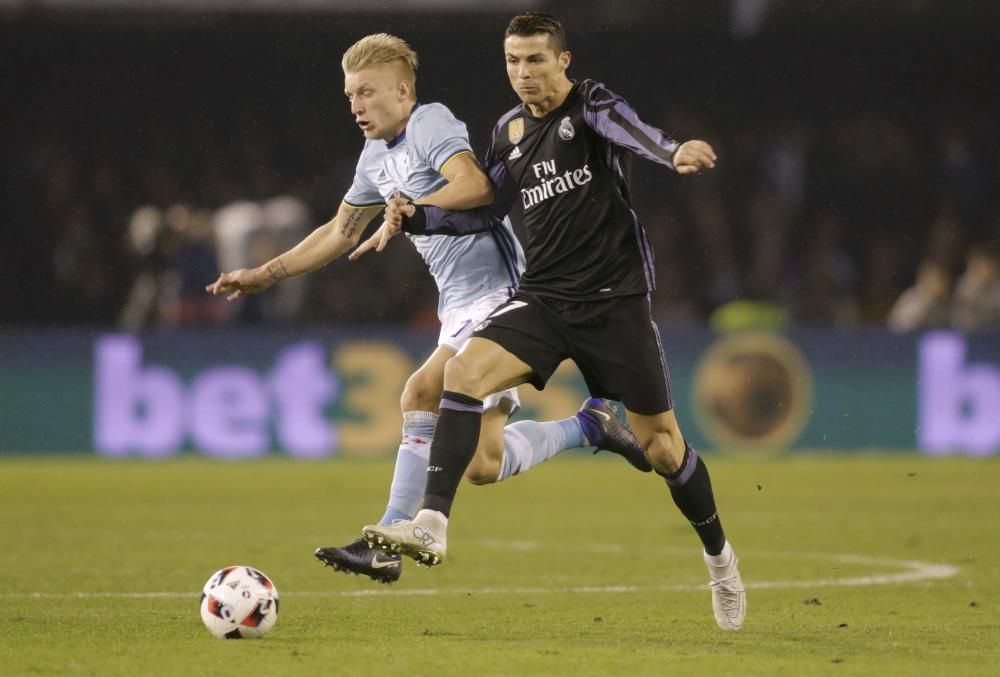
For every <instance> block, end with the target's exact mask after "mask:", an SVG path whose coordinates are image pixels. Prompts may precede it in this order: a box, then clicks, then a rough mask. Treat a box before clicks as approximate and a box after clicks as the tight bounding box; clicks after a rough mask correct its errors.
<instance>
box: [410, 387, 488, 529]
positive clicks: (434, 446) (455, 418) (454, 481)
mask: <svg viewBox="0 0 1000 677" xmlns="http://www.w3.org/2000/svg"><path fill="white" fill-rule="evenodd" d="M482 418H483V401H482V400H477V399H476V398H474V397H469V396H468V395H462V394H461V393H453V392H450V391H447V390H446V391H444V393H443V394H442V396H441V409H440V411H439V413H438V420H437V428H436V429H435V430H434V441H433V442H431V457H430V461H429V462H428V465H427V488H426V489H424V505H423V507H424V508H425V509H426V510H437V511H438V512H442V513H444V516H445V517H448V516H449V515H450V514H451V504H452V503H453V502H454V500H455V492H456V491H458V485H459V483H461V481H462V475H464V474H465V469H466V468H468V467H469V463H471V462H472V457H473V456H475V454H476V445H478V444H479V426H480V425H481V424H482Z"/></svg>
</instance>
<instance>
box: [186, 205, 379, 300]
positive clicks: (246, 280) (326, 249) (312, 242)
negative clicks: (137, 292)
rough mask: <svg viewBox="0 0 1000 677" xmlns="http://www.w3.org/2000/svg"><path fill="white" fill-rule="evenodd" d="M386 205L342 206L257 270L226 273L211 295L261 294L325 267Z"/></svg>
mask: <svg viewBox="0 0 1000 677" xmlns="http://www.w3.org/2000/svg"><path fill="white" fill-rule="evenodd" d="M382 208H383V207H382V205H373V206H367V207H355V206H353V205H349V204H347V203H346V202H341V203H340V208H339V209H338V210H337V215H336V216H335V217H334V218H333V220H331V221H330V222H328V223H325V224H324V225H322V226H320V227H319V228H317V229H316V230H314V231H313V232H311V233H310V234H309V235H307V236H306V237H305V238H304V239H303V240H302V241H301V242H299V243H298V244H297V245H295V246H294V247H293V248H292V249H289V250H288V251H287V252H285V253H284V254H281V255H280V256H276V257H275V258H273V259H271V260H270V261H268V262H267V263H265V264H264V265H262V266H258V267H257V268H241V269H240V270H234V271H232V272H229V273H222V274H221V275H219V279H217V280H216V281H215V282H213V283H212V284H210V285H208V286H207V287H205V290H206V291H208V292H209V293H210V294H215V295H219V294H226V295H227V296H226V298H227V299H228V300H230V301H234V300H236V299H239V298H242V297H244V296H246V295H248V294H257V293H259V292H262V291H264V290H266V289H268V288H270V287H271V286H272V285H273V284H274V283H276V282H280V281H281V280H284V279H285V278H289V277H295V276H296V275H302V274H304V273H309V272H312V271H314V270H316V269H317V268H322V267H323V266H325V265H326V264H328V263H330V262H331V261H333V260H334V259H336V258H338V257H340V256H342V255H343V254H344V253H346V252H347V250H349V249H350V248H351V247H353V246H354V245H355V244H356V243H357V241H358V240H359V239H360V237H361V233H362V232H364V229H365V226H367V225H368V223H369V222H370V221H371V220H372V219H373V218H375V216H376V215H377V214H378V213H379V212H380V211H382Z"/></svg>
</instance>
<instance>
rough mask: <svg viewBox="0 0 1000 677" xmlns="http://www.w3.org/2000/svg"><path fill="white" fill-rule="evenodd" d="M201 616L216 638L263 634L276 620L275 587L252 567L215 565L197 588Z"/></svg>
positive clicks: (260, 635)
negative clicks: (222, 566) (198, 590)
mask: <svg viewBox="0 0 1000 677" xmlns="http://www.w3.org/2000/svg"><path fill="white" fill-rule="evenodd" d="M201 620H202V621H204V622H205V627H206V628H208V631H209V632H211V633H212V634H213V635H215V636H216V637H218V638H219V639H251V638H256V637H263V636H264V635H266V634H267V633H268V632H270V631H271V628H273V627H274V623H275V621H277V620H278V589H277V588H275V587H274V583H272V582H271V579H270V578H268V577H267V576H265V575H264V572H262V571H259V570H257V569H254V568H253V567H247V566H232V567H226V568H225V569H219V570H218V571H216V572H215V573H214V574H212V577H211V578H209V579H208V583H206V584H205V588H204V589H203V590H202V591H201Z"/></svg>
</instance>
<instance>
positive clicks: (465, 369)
mask: <svg viewBox="0 0 1000 677" xmlns="http://www.w3.org/2000/svg"><path fill="white" fill-rule="evenodd" d="M444 389H445V390H450V391H452V392H457V393H462V394H463V395H468V396H470V397H477V398H479V399H482V398H483V397H485V395H486V394H488V392H489V391H487V392H486V393H484V392H482V375H481V374H480V372H479V370H478V369H477V366H476V365H475V364H474V363H473V362H472V360H469V359H468V358H466V357H465V356H464V355H463V354H462V353H459V354H458V355H456V356H455V357H453V358H451V359H450V360H448V364H446V365H445V367H444Z"/></svg>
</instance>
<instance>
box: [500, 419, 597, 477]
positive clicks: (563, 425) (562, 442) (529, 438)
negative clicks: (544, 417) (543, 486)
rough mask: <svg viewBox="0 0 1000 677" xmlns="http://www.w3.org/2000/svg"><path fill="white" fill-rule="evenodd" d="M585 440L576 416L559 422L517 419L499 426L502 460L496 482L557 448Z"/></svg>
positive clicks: (545, 456) (584, 441)
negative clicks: (501, 441) (501, 438)
mask: <svg viewBox="0 0 1000 677" xmlns="http://www.w3.org/2000/svg"><path fill="white" fill-rule="evenodd" d="M586 443H587V440H586V438H584V436H583V430H582V429H581V428H580V422H579V421H577V420H576V416H571V417H570V418H567V419H563V420H562V421H546V422H544V423H539V422H538V421H518V422H517V423H511V424H510V425H508V426H507V427H506V428H504V429H503V461H502V462H501V463H500V474H499V475H498V476H497V482H501V481H503V480H505V479H507V478H508V477H511V476H512V475H517V474H519V473H522V472H526V471H527V470H529V469H530V468H533V467H535V466H536V465H538V464H539V463H544V462H545V461H547V460H549V459H550V458H552V457H553V456H555V455H556V454H558V453H559V452H560V451H565V450H566V449H575V448H576V447H581V446H583V445H585V444H586Z"/></svg>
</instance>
